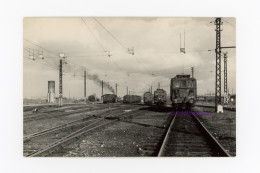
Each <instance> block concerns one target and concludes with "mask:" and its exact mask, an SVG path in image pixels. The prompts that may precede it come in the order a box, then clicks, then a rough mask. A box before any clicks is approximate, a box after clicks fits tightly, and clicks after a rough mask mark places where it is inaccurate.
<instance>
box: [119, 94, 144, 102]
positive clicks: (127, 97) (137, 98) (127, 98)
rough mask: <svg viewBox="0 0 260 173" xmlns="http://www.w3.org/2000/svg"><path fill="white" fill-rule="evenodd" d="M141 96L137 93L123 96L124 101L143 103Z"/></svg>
mask: <svg viewBox="0 0 260 173" xmlns="http://www.w3.org/2000/svg"><path fill="white" fill-rule="evenodd" d="M141 99H142V98H141V96H137V95H125V96H124V97H123V102H124V103H141Z"/></svg>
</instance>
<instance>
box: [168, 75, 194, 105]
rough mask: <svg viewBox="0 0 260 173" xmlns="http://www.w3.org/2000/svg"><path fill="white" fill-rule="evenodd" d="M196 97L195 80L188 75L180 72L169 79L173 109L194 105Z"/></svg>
mask: <svg viewBox="0 0 260 173" xmlns="http://www.w3.org/2000/svg"><path fill="white" fill-rule="evenodd" d="M196 98H197V81H196V79H195V78H191V77H190V75H185V74H180V75H176V76H175V77H174V78H172V79H171V87H170V99H171V102H172V106H173V108H174V109H176V110H177V109H188V110H190V109H191V107H194V105H195V102H196Z"/></svg>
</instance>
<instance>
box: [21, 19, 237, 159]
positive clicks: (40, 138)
mask: <svg viewBox="0 0 260 173" xmlns="http://www.w3.org/2000/svg"><path fill="white" fill-rule="evenodd" d="M236 119H237V118H236V18H235V17H91V16H87V17H24V18H23V157H236V155H237V154H236V151H237V149H236Z"/></svg>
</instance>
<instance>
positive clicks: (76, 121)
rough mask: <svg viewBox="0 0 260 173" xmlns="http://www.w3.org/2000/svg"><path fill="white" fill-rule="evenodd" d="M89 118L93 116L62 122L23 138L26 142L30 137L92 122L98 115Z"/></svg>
mask: <svg viewBox="0 0 260 173" xmlns="http://www.w3.org/2000/svg"><path fill="white" fill-rule="evenodd" d="M89 118H92V116H89V117H86V118H82V119H79V120H75V121H71V122H69V123H66V124H62V125H59V126H56V127H52V128H49V129H46V130H43V131H40V132H36V133H33V134H30V135H27V136H25V137H24V138H23V140H24V142H25V141H27V140H29V139H32V138H36V137H39V136H43V135H47V134H49V133H53V132H56V131H60V130H65V129H69V128H72V127H74V126H78V125H82V124H85V123H87V122H90V121H93V120H95V119H98V118H96V117H93V118H95V119H90V120H88V119H89ZM73 123H75V124H73Z"/></svg>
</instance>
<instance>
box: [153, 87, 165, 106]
mask: <svg viewBox="0 0 260 173" xmlns="http://www.w3.org/2000/svg"><path fill="white" fill-rule="evenodd" d="M166 97H167V94H166V91H164V90H163V89H157V90H155V91H154V103H155V104H156V105H158V106H159V105H165V104H166Z"/></svg>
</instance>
